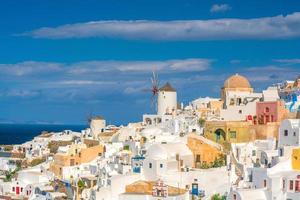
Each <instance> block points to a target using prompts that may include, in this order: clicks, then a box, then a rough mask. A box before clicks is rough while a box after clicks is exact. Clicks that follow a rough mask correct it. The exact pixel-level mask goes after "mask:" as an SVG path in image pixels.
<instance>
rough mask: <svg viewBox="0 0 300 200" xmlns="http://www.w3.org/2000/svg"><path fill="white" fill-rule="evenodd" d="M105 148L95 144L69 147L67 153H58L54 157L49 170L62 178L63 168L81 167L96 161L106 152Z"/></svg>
mask: <svg viewBox="0 0 300 200" xmlns="http://www.w3.org/2000/svg"><path fill="white" fill-rule="evenodd" d="M104 149H105V148H104V146H103V145H101V144H99V143H98V144H95V145H94V146H91V145H90V144H89V145H87V144H85V143H83V144H72V145H70V146H69V148H68V149H67V151H66V152H64V153H56V154H55V155H54V159H53V162H52V163H51V164H50V168H49V170H50V171H51V172H53V173H54V174H55V175H56V176H57V177H59V178H61V177H62V173H63V167H68V166H75V165H80V164H82V163H88V162H91V161H92V160H94V159H95V158H96V157H97V156H100V155H102V154H103V152H104Z"/></svg>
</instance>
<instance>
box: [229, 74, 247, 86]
mask: <svg viewBox="0 0 300 200" xmlns="http://www.w3.org/2000/svg"><path fill="white" fill-rule="evenodd" d="M224 88H251V85H250V83H249V81H248V79H247V78H246V77H244V76H241V75H239V74H235V75H232V76H230V77H229V78H228V79H227V80H226V81H225V82H224Z"/></svg>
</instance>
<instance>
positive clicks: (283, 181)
mask: <svg viewBox="0 0 300 200" xmlns="http://www.w3.org/2000/svg"><path fill="white" fill-rule="evenodd" d="M282 189H283V190H284V189H285V180H284V179H283V180H282Z"/></svg>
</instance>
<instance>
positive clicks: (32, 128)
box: [0, 124, 87, 144]
mask: <svg viewBox="0 0 300 200" xmlns="http://www.w3.org/2000/svg"><path fill="white" fill-rule="evenodd" d="M85 128H87V126H85V125H48V124H46V125H43V124H0V144H21V143H24V142H26V141H29V140H31V139H32V138H33V137H35V136H37V135H39V134H40V133H41V132H42V131H48V132H51V131H53V132H59V131H63V130H72V131H78V132H80V131H81V130H83V129H85Z"/></svg>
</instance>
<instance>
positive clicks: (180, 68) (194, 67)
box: [0, 58, 212, 85]
mask: <svg viewBox="0 0 300 200" xmlns="http://www.w3.org/2000/svg"><path fill="white" fill-rule="evenodd" d="M211 63H212V60H209V59H203V58H191V59H182V60H162V61H155V60H154V61H147V60H145V61H112V60H111V61H86V62H77V63H70V64H65V63H51V62H35V61H25V62H20V63H15V64H0V75H11V76H25V75H27V76H29V75H43V74H46V75H51V74H53V73H57V72H59V74H60V75H68V76H71V77H72V76H74V75H78V76H80V75H81V74H91V75H95V74H102V73H104V72H114V73H116V72H126V73H130V72H135V73H149V72H152V71H153V70H155V71H157V72H159V73H176V72H191V71H205V70H207V69H209V68H210V66H211ZM60 84H77V85H88V84H102V82H99V81H98V82H94V81H91V80H77V79H76V80H65V81H64V82H61V83H60Z"/></svg>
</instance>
